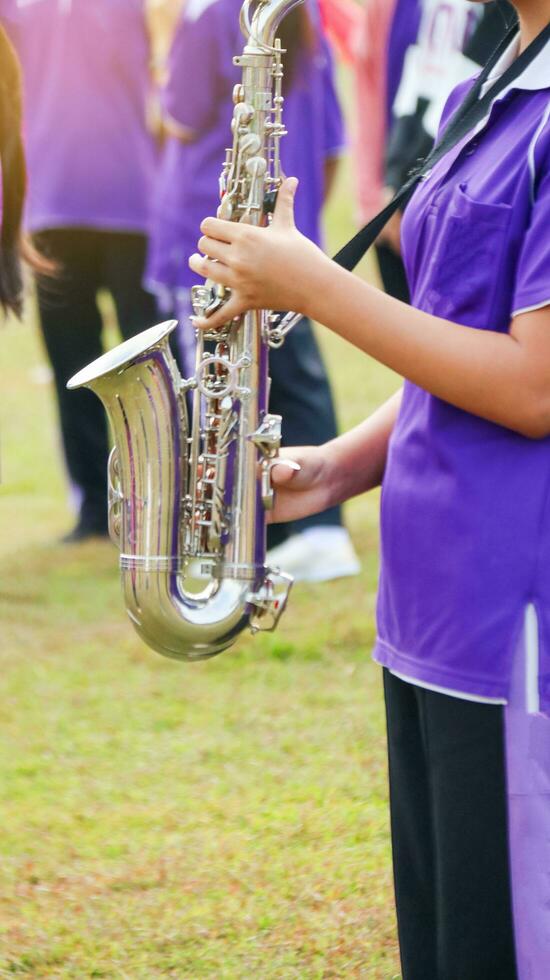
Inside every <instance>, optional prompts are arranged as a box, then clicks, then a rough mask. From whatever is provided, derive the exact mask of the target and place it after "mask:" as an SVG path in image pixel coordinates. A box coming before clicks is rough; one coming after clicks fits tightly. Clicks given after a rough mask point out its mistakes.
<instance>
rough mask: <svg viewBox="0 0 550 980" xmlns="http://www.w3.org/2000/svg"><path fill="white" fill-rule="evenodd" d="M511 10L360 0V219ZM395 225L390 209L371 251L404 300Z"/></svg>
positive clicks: (459, 0)
mask: <svg viewBox="0 0 550 980" xmlns="http://www.w3.org/2000/svg"><path fill="white" fill-rule="evenodd" d="M511 17H512V8H511V6H510V4H508V3H506V2H498V3H487V4H486V5H485V6H484V7H483V9H480V7H479V6H477V5H472V4H471V3H470V2H469V0H367V4H366V7H365V12H364V24H363V31H362V35H361V39H360V45H359V49H358V57H357V67H356V77H357V86H356V87H357V107H358V137H357V153H356V164H357V178H358V191H359V215H360V219H361V221H362V222H366V221H368V220H369V218H371V217H372V216H373V215H374V214H375V213H376V211H377V210H379V208H380V207H381V206H382V205H383V204H384V203H385V202H386V201H387V200H389V199H391V198H392V197H393V194H394V193H395V191H396V190H397V189H398V188H399V187H401V185H402V184H403V183H404V182H405V180H406V179H407V176H408V175H409V173H410V172H411V170H412V169H413V168H414V167H415V166H416V164H417V163H418V161H419V160H422V159H424V157H425V156H426V155H427V153H428V152H429V151H430V148H431V146H432V145H433V142H434V139H435V136H436V130H437V125H438V121H439V119H440V118H441V113H442V110H443V106H444V104H445V102H446V99H447V97H448V95H449V92H451V90H452V89H453V88H454V87H455V86H456V85H457V84H459V83H460V82H461V81H463V80H464V79H466V78H468V77H470V76H471V75H473V74H475V72H476V71H477V70H478V68H479V66H480V65H482V64H484V63H485V62H486V61H487V58H488V57H489V56H490V54H491V53H492V51H493V50H494V49H495V48H496V46H497V44H498V43H499V41H500V40H501V39H502V37H503V36H504V33H505V30H506V27H507V24H508V23H510V21H511ZM400 229H401V214H400V213H398V214H396V215H395V216H394V218H393V219H392V220H391V222H390V223H389V224H388V226H387V227H386V228H385V229H384V232H383V233H382V235H381V236H380V239H379V241H378V244H377V248H376V251H377V257H378V263H379V266H380V274H381V277H382V281H383V284H384V288H385V290H386V292H387V293H389V294H390V295H391V296H395V297H396V298H397V299H401V300H403V301H404V302H408V301H409V288H408V285H407V279H406V275H405V269H404V266H403V262H402V259H401V245H400Z"/></svg>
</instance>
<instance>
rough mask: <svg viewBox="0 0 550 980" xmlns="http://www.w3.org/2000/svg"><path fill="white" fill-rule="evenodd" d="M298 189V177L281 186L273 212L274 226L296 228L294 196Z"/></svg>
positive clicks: (289, 178) (288, 179) (286, 181)
mask: <svg viewBox="0 0 550 980" xmlns="http://www.w3.org/2000/svg"><path fill="white" fill-rule="evenodd" d="M297 187H298V180H297V178H296V177H288V178H287V179H286V180H284V181H283V183H282V184H281V186H280V188H279V193H278V194H277V203H276V204H275V211H274V212H273V222H272V224H273V225H276V226H278V227H279V228H294V196H295V194H296V188H297Z"/></svg>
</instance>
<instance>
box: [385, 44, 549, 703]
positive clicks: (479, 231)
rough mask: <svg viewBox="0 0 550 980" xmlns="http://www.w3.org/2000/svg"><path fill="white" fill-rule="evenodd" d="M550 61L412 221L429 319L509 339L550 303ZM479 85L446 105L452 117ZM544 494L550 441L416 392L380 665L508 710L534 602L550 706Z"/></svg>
mask: <svg viewBox="0 0 550 980" xmlns="http://www.w3.org/2000/svg"><path fill="white" fill-rule="evenodd" d="M549 54H550V53H549V50H548V47H547V48H546V50H545V51H543V52H542V53H541V54H540V55H539V57H538V58H537V59H536V61H535V62H533V63H532V65H531V66H530V68H528V69H527V70H526V71H525V72H524V74H523V75H522V77H521V78H520V79H518V80H517V81H516V82H515V83H514V84H513V86H512V87H511V89H510V90H508V91H506V92H505V93H503V94H502V95H501V96H500V97H499V98H498V99H497V101H496V102H495V103H494V104H493V107H492V111H491V114H490V117H489V119H488V121H486V123H485V125H484V127H483V128H482V129H481V130H480V131H478V132H477V133H475V134H472V135H471V136H470V137H469V138H467V139H466V140H464V141H463V142H462V144H461V145H460V146H458V147H455V149H453V150H452V151H451V152H450V153H449V154H448V155H447V156H446V157H445V158H444V159H443V160H442V161H441V162H440V163H439V164H438V165H437V166H436V167H435V168H434V170H433V171H432V174H431V176H430V177H429V178H428V179H427V180H426V181H425V182H424V183H423V184H422V185H421V186H420V189H419V190H418V191H417V193H416V195H415V197H414V198H413V200H412V202H411V203H410V205H409V207H408V208H407V211H406V213H405V217H404V223H403V251H404V258H405V263H406V267H407V273H408V278H409V283H410V287H411V292H412V301H413V305H414V306H416V307H418V308H419V309H421V310H425V311H426V312H427V313H432V314H435V315H437V316H440V317H444V318H446V319H448V320H450V321H453V322H455V323H460V324H463V325H465V326H468V327H473V328H477V329H479V330H494V331H499V332H501V333H505V332H507V331H508V329H509V325H510V320H511V318H512V317H513V316H514V314H517V313H519V312H521V311H527V310H530V309H533V308H537V307H543V306H546V305H547V304H549V303H550V56H549ZM508 60H510V52H509V53H508ZM499 70H502V66H501V68H500V69H499ZM495 74H496V70H495ZM469 84H471V83H466V84H463V85H462V86H460V87H459V89H458V90H456V91H455V92H454V94H453V95H452V96H451V98H450V100H449V103H448V104H447V108H446V111H445V115H444V118H445V119H448V118H449V116H450V114H451V112H452V111H453V110H454V109H455V108H456V107H457V105H458V104H459V102H460V101H461V100H462V98H463V97H464V95H465V92H466V91H467V89H468V87H469ZM513 397H514V392H513V391H511V392H510V398H513ZM549 489H550V438H545V439H541V440H538V441H533V440H529V439H527V438H525V437H523V436H521V435H518V434H516V433H514V432H512V431H511V430H508V429H505V428H504V427H502V426H499V425H496V424H493V423H491V422H488V421H485V420H483V419H481V418H478V417H476V416H474V415H471V414H469V413H468V412H465V411H462V410H460V409H458V408H454V407H453V406H452V405H450V404H448V403H446V402H444V401H441V400H440V399H438V398H435V397H433V396H432V395H430V394H428V393H427V392H426V391H424V390H422V389H421V388H419V387H417V386H416V385H413V384H411V383H409V382H406V383H405V388H404V397H403V403H402V407H401V411H400V414H399V418H398V421H397V425H396V428H395V431H394V433H393V436H392V439H391V443H390V451H389V458H388V464H387V469H386V475H385V479H384V487H383V492H382V568H381V580H380V589H379V600H378V634H379V635H378V640H377V644H376V649H375V657H376V659H377V660H378V661H379V662H380V663H382V664H384V665H386V666H388V667H390V668H391V669H393V670H396V671H399V672H401V673H402V674H404V675H406V676H408V677H410V678H412V679H416V680H418V681H420V682H425V683H429V684H435V685H440V686H443V687H446V688H450V689H452V690H454V691H457V692H463V693H466V694H475V695H479V696H483V697H491V698H506V697H507V696H508V691H509V684H510V676H511V665H512V659H513V649H514V644H515V642H516V640H517V637H518V635H519V633H520V630H521V627H522V623H523V615H524V610H525V607H526V605H527V604H528V603H531V602H532V603H533V604H534V605H535V607H536V610H537V613H538V616H539V623H540V634H541V635H540V641H541V642H540V672H539V690H540V696H541V701H542V702H543V703H544V704H545V705H546V706H548V705H550V498H549Z"/></svg>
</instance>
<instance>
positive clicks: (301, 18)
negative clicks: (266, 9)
mask: <svg viewBox="0 0 550 980" xmlns="http://www.w3.org/2000/svg"><path fill="white" fill-rule="evenodd" d="M278 35H279V37H280V39H281V45H282V47H283V48H284V50H285V51H286V54H285V56H284V71H285V77H284V82H285V89H286V91H288V88H289V86H290V85H292V83H293V82H294V81H295V80H296V76H297V74H298V68H299V60H300V56H301V55H304V54H311V53H312V52H314V51H315V48H316V45H317V38H316V35H315V29H314V27H313V23H312V21H311V17H310V15H309V13H308V10H307V7H305V6H303V5H301V6H300V7H294V9H293V10H291V11H290V13H289V14H287V15H286V17H285V19H284V20H283V22H282V24H281V26H280V28H279V31H278Z"/></svg>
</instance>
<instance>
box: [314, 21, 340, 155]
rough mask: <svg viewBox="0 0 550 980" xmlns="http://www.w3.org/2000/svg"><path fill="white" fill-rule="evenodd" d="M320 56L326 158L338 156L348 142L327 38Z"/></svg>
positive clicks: (324, 39)
mask: <svg viewBox="0 0 550 980" xmlns="http://www.w3.org/2000/svg"><path fill="white" fill-rule="evenodd" d="M320 57H322V59H323V66H322V71H323V89H324V119H323V124H324V132H323V151H324V154H325V159H327V158H328V157H335V156H338V154H340V153H341V152H342V150H343V149H344V147H345V144H346V137H345V132H344V118H343V116H342V109H341V107H340V101H339V99H338V94H337V92H336V84H335V79H334V59H333V57H332V52H331V50H330V47H329V44H328V41H327V40H326V38H324V37H323V38H322V40H321V51H320Z"/></svg>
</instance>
